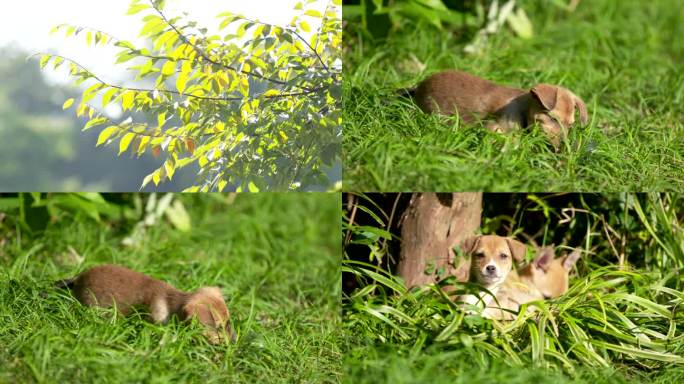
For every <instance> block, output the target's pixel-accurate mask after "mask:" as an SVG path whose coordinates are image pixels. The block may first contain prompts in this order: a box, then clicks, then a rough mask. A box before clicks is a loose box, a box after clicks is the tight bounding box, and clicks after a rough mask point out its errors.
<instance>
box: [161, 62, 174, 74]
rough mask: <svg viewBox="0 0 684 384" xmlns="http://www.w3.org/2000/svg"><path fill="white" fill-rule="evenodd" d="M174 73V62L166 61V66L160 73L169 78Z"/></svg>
mask: <svg viewBox="0 0 684 384" xmlns="http://www.w3.org/2000/svg"><path fill="white" fill-rule="evenodd" d="M175 71H176V62H175V61H170V60H169V61H167V62H166V64H164V66H163V67H162V70H161V73H162V75H164V76H171V75H173V73H174V72H175Z"/></svg>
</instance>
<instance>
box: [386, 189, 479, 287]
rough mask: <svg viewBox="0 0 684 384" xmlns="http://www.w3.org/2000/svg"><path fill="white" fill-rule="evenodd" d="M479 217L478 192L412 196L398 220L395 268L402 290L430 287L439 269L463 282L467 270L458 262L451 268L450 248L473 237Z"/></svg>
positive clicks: (451, 255) (451, 253)
mask: <svg viewBox="0 0 684 384" xmlns="http://www.w3.org/2000/svg"><path fill="white" fill-rule="evenodd" d="M481 215H482V193H480V192H474V193H414V194H413V196H412V197H411V201H410V203H409V206H408V208H407V209H406V211H405V212H404V215H403V217H402V224H401V240H402V243H401V251H400V257H399V265H398V268H397V272H398V274H399V276H401V277H402V278H403V279H404V281H405V282H406V286H407V287H409V288H411V287H415V286H419V285H425V284H429V283H434V282H436V281H437V280H438V277H439V274H438V272H439V271H440V269H441V270H442V271H443V272H445V274H446V275H447V276H449V275H455V276H456V277H457V278H458V279H459V280H461V281H464V280H467V278H468V276H467V272H468V266H467V265H464V264H463V262H462V261H459V263H458V264H457V265H454V264H456V262H455V258H456V254H455V252H454V251H453V249H452V247H453V246H455V245H460V244H461V243H462V241H463V240H464V239H465V238H466V237H467V236H469V235H472V234H474V233H475V231H476V230H477V228H479V227H480V217H481ZM428 267H429V268H428ZM464 274H465V276H464Z"/></svg>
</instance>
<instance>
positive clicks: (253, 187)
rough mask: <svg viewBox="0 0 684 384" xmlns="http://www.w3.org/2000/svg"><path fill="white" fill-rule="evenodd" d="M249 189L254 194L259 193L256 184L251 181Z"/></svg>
mask: <svg viewBox="0 0 684 384" xmlns="http://www.w3.org/2000/svg"><path fill="white" fill-rule="evenodd" d="M247 189H249V191H250V192H252V193H256V192H259V187H257V186H256V184H254V182H251V181H250V182H249V184H248V185H247Z"/></svg>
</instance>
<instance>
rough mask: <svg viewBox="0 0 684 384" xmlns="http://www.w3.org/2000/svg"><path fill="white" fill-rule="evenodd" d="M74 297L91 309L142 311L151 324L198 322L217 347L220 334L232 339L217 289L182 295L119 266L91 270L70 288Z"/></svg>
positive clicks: (104, 266)
mask: <svg viewBox="0 0 684 384" xmlns="http://www.w3.org/2000/svg"><path fill="white" fill-rule="evenodd" d="M69 285H70V286H71V289H72V291H73V293H74V296H76V298H77V299H78V301H80V302H81V303H82V304H84V305H87V306H91V307H95V306H96V307H104V308H108V307H113V306H115V307H116V308H117V310H118V311H119V312H120V313H121V314H123V315H124V316H125V315H128V314H130V313H131V312H132V310H133V309H134V308H135V307H138V306H140V307H143V308H144V309H146V310H148V311H149V313H150V317H151V320H152V321H154V322H161V323H165V322H166V321H167V320H168V319H169V317H170V316H171V315H173V314H175V315H177V316H178V317H179V318H180V319H181V320H191V319H192V318H197V320H198V321H199V323H200V324H202V325H203V326H204V327H205V328H206V331H205V335H206V336H207V337H208V339H209V341H210V342H212V343H214V344H216V343H218V342H220V341H221V334H222V332H223V330H225V332H226V334H227V335H228V336H230V337H232V329H231V327H230V314H229V313H228V308H227V307H226V303H225V302H224V300H223V296H222V295H221V291H220V290H219V288H217V287H203V288H200V289H198V290H197V291H195V292H183V291H180V290H178V289H176V288H175V287H174V286H172V285H171V284H168V283H165V282H163V281H161V280H157V279H154V278H152V277H149V276H147V275H144V274H142V273H139V272H136V271H133V270H130V269H128V268H124V267H121V266H118V265H110V264H105V265H99V266H96V267H93V268H91V269H89V270H87V271H85V272H83V273H81V274H80V275H79V276H77V277H76V278H75V279H73V281H72V282H71V283H70V284H69Z"/></svg>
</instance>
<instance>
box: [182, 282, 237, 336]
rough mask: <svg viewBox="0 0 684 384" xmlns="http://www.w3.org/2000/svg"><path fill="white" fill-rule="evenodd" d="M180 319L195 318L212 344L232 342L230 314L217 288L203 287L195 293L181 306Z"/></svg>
mask: <svg viewBox="0 0 684 384" xmlns="http://www.w3.org/2000/svg"><path fill="white" fill-rule="evenodd" d="M182 317H183V320H190V319H192V318H197V321H199V323H200V324H202V325H203V326H204V327H205V329H206V330H205V332H204V335H205V336H207V338H208V339H209V342H210V343H212V344H218V343H219V342H221V341H227V340H228V339H233V340H234V335H233V331H232V329H231V327H230V314H229V313H228V308H227V307H226V303H225V301H223V296H222V295H221V290H220V289H219V288H218V287H203V288H200V289H198V290H197V291H195V292H194V293H193V294H192V295H191V296H190V298H189V299H188V301H187V302H186V303H185V305H184V306H183V309H182ZM226 336H227V337H226Z"/></svg>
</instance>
